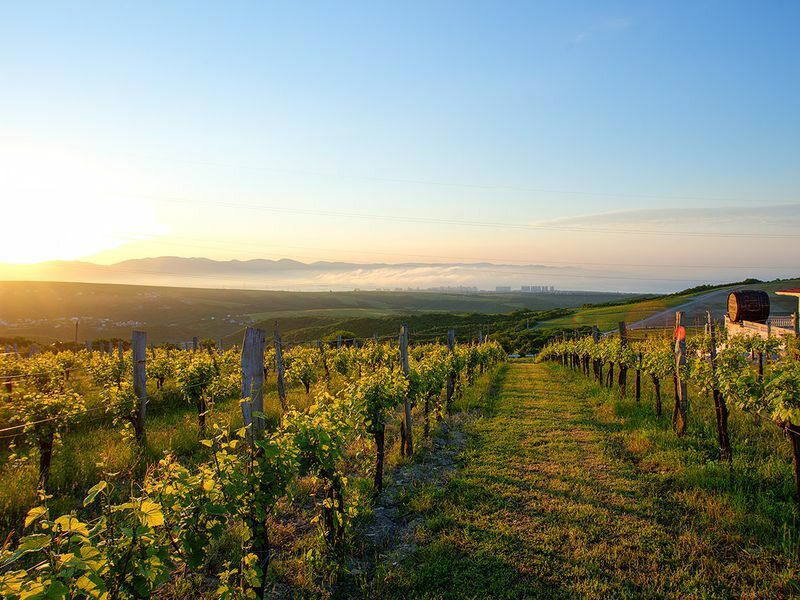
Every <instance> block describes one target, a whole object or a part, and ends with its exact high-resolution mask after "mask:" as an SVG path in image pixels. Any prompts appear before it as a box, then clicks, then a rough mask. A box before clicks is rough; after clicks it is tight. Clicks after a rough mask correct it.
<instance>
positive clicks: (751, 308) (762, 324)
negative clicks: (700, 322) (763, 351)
mask: <svg viewBox="0 0 800 600" xmlns="http://www.w3.org/2000/svg"><path fill="white" fill-rule="evenodd" d="M776 293H777V294H780V295H781V296H795V297H797V298H798V299H800V288H793V289H789V290H781V291H779V292H776ZM725 329H726V330H727V331H728V334H729V335H757V336H760V337H762V338H765V339H766V338H767V337H769V336H774V337H783V336H785V335H797V334H798V313H797V311H795V312H793V313H792V314H790V315H771V314H770V303H769V294H767V292H764V291H762V290H736V291H734V292H731V293H730V294H728V312H727V314H726V315H725Z"/></svg>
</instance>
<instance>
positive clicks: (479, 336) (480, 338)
mask: <svg viewBox="0 0 800 600" xmlns="http://www.w3.org/2000/svg"><path fill="white" fill-rule="evenodd" d="M478 344H480V345H481V346H483V331H482V330H481V329H479V330H478Z"/></svg>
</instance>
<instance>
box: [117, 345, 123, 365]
mask: <svg viewBox="0 0 800 600" xmlns="http://www.w3.org/2000/svg"><path fill="white" fill-rule="evenodd" d="M124 352H125V351H124V350H123V349H122V340H119V341H118V342H117V358H118V359H119V361H120V362H122V356H123V354H124Z"/></svg>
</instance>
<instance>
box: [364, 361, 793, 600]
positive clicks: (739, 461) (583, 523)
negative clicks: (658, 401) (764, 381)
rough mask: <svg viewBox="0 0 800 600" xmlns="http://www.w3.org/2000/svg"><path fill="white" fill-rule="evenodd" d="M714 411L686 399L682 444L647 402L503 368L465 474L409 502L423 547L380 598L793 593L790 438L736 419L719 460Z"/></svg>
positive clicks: (397, 569)
mask: <svg viewBox="0 0 800 600" xmlns="http://www.w3.org/2000/svg"><path fill="white" fill-rule="evenodd" d="M669 387H670V386H665V388H667V389H669ZM664 396H665V408H667V410H666V411H665V412H668V410H669V408H668V407H669V402H667V401H666V399H667V398H668V397H669V394H668V393H665V394H664ZM710 404H711V403H710V401H708V400H707V399H706V398H704V397H697V396H695V397H694V398H693V399H692V405H691V406H692V407H691V409H690V410H691V413H690V419H691V420H690V425H689V434H688V435H687V436H686V437H685V438H683V439H678V438H676V436H675V435H674V434H673V433H672V431H671V429H670V426H669V421H668V417H666V416H665V417H662V418H661V419H657V418H656V417H655V416H654V415H653V409H652V403H651V402H650V400H649V397H648V395H647V394H646V395H645V398H644V399H643V401H642V403H641V404H638V405H637V404H636V403H635V402H634V401H633V400H631V399H620V398H618V397H617V396H616V393H615V392H614V393H612V392H609V391H608V390H604V389H600V388H598V387H597V386H596V385H595V384H593V383H591V382H589V381H588V380H586V379H585V378H583V377H582V376H581V375H578V374H576V373H572V372H570V371H567V370H565V369H563V368H560V367H556V366H553V365H539V364H532V363H525V362H517V363H514V364H512V365H511V366H510V368H509V370H508V372H507V377H506V379H505V382H504V383H503V385H502V389H501V391H500V393H499V395H498V396H497V398H496V401H495V402H490V403H488V405H487V409H486V410H485V413H484V415H483V416H482V417H481V418H479V419H477V420H475V421H473V422H472V423H471V424H468V425H467V433H468V434H469V444H468V448H467V450H466V452H465V454H464V456H463V460H464V463H463V467H462V468H461V469H460V470H459V471H458V472H457V474H456V475H455V476H454V477H453V478H452V479H451V480H450V481H449V482H448V484H447V485H446V486H444V487H441V488H436V487H432V486H428V487H423V488H421V489H418V490H414V491H413V492H412V493H410V495H409V499H408V502H407V505H408V507H409V511H410V513H411V514H410V515H409V518H413V517H414V514H415V513H417V514H419V515H421V516H423V517H424V519H425V521H424V526H422V527H421V528H420V529H418V530H417V543H418V544H419V547H418V549H417V550H416V551H415V552H414V553H413V554H412V555H411V556H410V557H409V558H407V559H406V560H404V561H402V562H401V563H400V564H398V565H396V566H395V565H391V564H389V565H384V566H383V568H382V569H381V570H380V571H379V581H378V582H376V586H377V590H378V591H377V593H376V596H378V597H397V598H487V597H492V598H523V597H530V598H538V597H547V598H562V597H563V598H574V597H590V598H607V597H709V598H711V597H719V598H726V597H739V596H741V597H788V596H793V595H796V594H798V593H800V587H799V585H798V568H797V557H798V552H797V551H798V540H797V531H798V528H797V520H798V511H797V507H796V505H795V503H794V500H793V497H792V491H793V490H792V488H793V483H792V480H791V472H790V460H789V457H788V448H787V447H786V446H787V445H788V444H787V443H786V441H785V440H783V439H782V438H781V436H780V435H779V432H778V430H777V428H775V427H772V426H771V425H770V426H761V425H757V424H755V423H753V422H752V419H750V418H747V417H745V416H744V415H741V414H739V413H736V412H735V411H734V413H733V415H732V419H731V436H732V442H733V447H734V457H735V458H734V461H733V464H732V465H731V466H730V467H729V466H727V465H725V464H720V463H719V462H718V461H717V459H716V456H717V449H716V445H715V437H714V436H715V434H714V428H713V415H712V413H711V409H710Z"/></svg>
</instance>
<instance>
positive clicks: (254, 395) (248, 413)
mask: <svg viewBox="0 0 800 600" xmlns="http://www.w3.org/2000/svg"><path fill="white" fill-rule="evenodd" d="M265 345H266V335H265V333H264V330H263V329H256V328H254V327H248V328H247V329H246V330H245V332H244V341H243V342H242V398H248V401H247V402H242V403H241V407H242V416H243V417H244V425H245V427H247V426H248V425H251V424H252V427H251V433H250V439H251V440H255V439H258V438H260V437H261V434H262V433H263V432H264V346H265Z"/></svg>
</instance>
